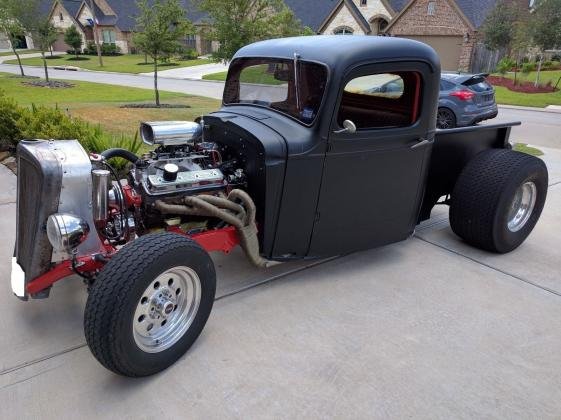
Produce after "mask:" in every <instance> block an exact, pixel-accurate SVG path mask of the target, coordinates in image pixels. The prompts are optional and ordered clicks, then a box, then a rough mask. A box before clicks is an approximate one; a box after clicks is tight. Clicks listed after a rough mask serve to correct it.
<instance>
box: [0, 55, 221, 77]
mask: <svg viewBox="0 0 561 420" xmlns="http://www.w3.org/2000/svg"><path fill="white" fill-rule="evenodd" d="M6 63H7V64H17V60H8V61H6ZM209 63H211V61H210V60H207V59H203V58H199V59H196V60H182V61H172V62H170V63H163V64H160V66H159V69H160V70H169V69H173V68H177V67H191V66H198V65H201V64H209ZM22 64H25V65H28V66H42V65H43V60H42V59H41V58H40V57H36V58H25V59H22ZM47 65H48V66H74V67H80V68H83V69H87V70H98V71H112V72H119V73H148V72H152V71H154V65H153V63H152V62H151V61H150V59H149V60H148V64H145V63H144V56H143V55H140V54H126V55H118V56H108V57H103V67H100V66H99V61H98V58H97V56H91V55H81V56H78V60H76V58H75V57H74V56H73V55H70V54H66V55H62V56H59V57H57V58H51V59H49V60H47Z"/></svg>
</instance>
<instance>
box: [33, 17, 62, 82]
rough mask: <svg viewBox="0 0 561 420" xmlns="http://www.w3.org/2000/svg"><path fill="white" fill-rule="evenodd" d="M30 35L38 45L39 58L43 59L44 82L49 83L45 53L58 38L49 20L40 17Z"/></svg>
mask: <svg viewBox="0 0 561 420" xmlns="http://www.w3.org/2000/svg"><path fill="white" fill-rule="evenodd" d="M32 33H33V38H34V39H35V40H36V42H37V44H38V45H39V50H41V58H42V59H43V67H44V69H45V81H46V82H47V83H49V70H48V69H47V57H45V52H46V51H49V50H50V48H51V45H53V43H54V42H55V41H56V39H57V36H58V34H57V30H56V28H55V27H54V25H53V24H52V23H51V21H50V20H49V19H47V18H46V17H40V18H38V19H37V21H36V22H35V25H34V28H33V29H32Z"/></svg>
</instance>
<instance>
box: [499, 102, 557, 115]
mask: <svg viewBox="0 0 561 420" xmlns="http://www.w3.org/2000/svg"><path fill="white" fill-rule="evenodd" d="M497 106H498V107H499V108H505V109H517V110H519V111H534V112H549V113H551V114H561V109H559V110H557V109H551V108H549V109H548V108H537V107H532V106H518V105H501V104H498V105H497Z"/></svg>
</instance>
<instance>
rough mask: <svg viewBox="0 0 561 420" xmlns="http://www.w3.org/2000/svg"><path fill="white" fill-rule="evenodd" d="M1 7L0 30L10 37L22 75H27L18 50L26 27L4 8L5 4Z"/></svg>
mask: <svg viewBox="0 0 561 420" xmlns="http://www.w3.org/2000/svg"><path fill="white" fill-rule="evenodd" d="M0 7H1V8H0V32H3V33H5V34H6V36H7V37H8V40H9V41H10V46H11V47H12V51H13V52H14V54H15V56H16V58H17V60H18V64H19V70H20V73H21V76H22V77H23V76H25V73H24V71H23V66H22V64H21V58H20V56H19V53H18V51H17V50H16V45H17V42H18V40H19V38H20V37H22V36H25V29H24V28H23V26H22V25H21V23H19V21H17V20H16V19H15V18H14V16H13V14H12V13H11V11H10V10H9V9H5V8H4V4H2V6H0Z"/></svg>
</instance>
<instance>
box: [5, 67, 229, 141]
mask: <svg viewBox="0 0 561 420" xmlns="http://www.w3.org/2000/svg"><path fill="white" fill-rule="evenodd" d="M30 80H33V79H30ZM71 83H72V84H74V85H75V87H73V88H68V89H48V88H42V87H34V86H26V85H24V84H22V79H21V78H16V77H13V75H11V74H6V73H0V90H2V91H4V92H5V93H6V95H7V96H11V97H13V98H14V99H15V100H16V101H17V102H18V103H19V104H20V105H28V106H29V105H31V104H37V105H47V106H58V107H59V108H62V109H65V110H67V112H68V113H69V114H70V115H73V116H77V117H80V118H82V119H84V120H86V121H89V122H91V123H94V124H97V123H99V124H101V125H102V127H103V128H105V129H106V130H107V131H109V132H111V133H113V134H121V133H124V134H128V135H134V133H135V132H136V130H137V129H138V125H139V122H140V121H154V120H156V121H157V120H162V121H166V120H187V121H192V120H194V119H195V118H196V117H199V116H200V115H202V114H206V113H209V112H212V111H215V110H216V109H218V107H219V106H220V101H217V100H215V99H209V98H202V97H198V96H190V95H184V94H181V93H172V92H160V94H161V100H162V103H168V104H184V105H189V106H190V108H183V109H165V108H162V109H145V108H141V109H128V108H121V107H120V106H121V105H124V104H126V103H153V101H154V92H153V91H152V90H147V89H139V88H131V87H122V86H114V85H104V84H99V83H89V82H71Z"/></svg>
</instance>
